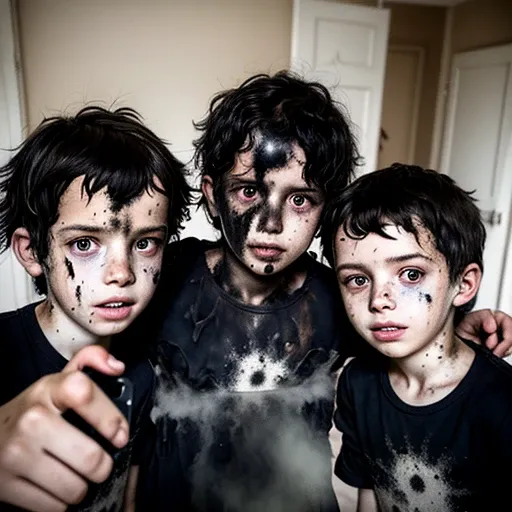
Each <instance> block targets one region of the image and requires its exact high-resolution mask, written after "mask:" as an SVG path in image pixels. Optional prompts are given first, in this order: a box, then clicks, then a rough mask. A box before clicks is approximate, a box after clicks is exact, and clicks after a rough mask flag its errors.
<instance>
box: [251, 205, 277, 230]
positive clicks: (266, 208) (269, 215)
mask: <svg viewBox="0 0 512 512" xmlns="http://www.w3.org/2000/svg"><path fill="white" fill-rule="evenodd" d="M260 213H261V214H260V220H259V222H258V225H257V226H256V231H258V232H259V233H281V232H282V231H283V213H282V211H281V209H280V208H273V207H272V206H270V205H269V204H268V202H267V201H264V202H263V203H262V205H261V208H260Z"/></svg>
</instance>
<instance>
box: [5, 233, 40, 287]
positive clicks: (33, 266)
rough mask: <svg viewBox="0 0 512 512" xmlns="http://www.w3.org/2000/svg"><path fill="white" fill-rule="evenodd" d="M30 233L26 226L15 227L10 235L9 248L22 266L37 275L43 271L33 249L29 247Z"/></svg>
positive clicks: (34, 275) (33, 275)
mask: <svg viewBox="0 0 512 512" xmlns="http://www.w3.org/2000/svg"><path fill="white" fill-rule="evenodd" d="M30 242H31V239H30V233H29V232H28V231H27V229H26V228H17V229H16V231H15V232H14V233H13V234H12V237H11V249H12V250H13V251H14V254H15V255H16V258H18V261H19V262H20V263H21V264H22V265H23V268H24V269H25V270H26V271H27V272H28V273H29V274H30V275H31V276H32V277H37V276H40V275H41V274H42V273H43V267H42V265H41V264H40V263H39V260H38V259H37V257H36V255H35V253H34V250H33V249H32V247H30Z"/></svg>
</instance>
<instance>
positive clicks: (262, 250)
mask: <svg viewBox="0 0 512 512" xmlns="http://www.w3.org/2000/svg"><path fill="white" fill-rule="evenodd" d="M248 247H249V249H250V250H251V251H252V253H253V254H254V255H255V256H256V257H257V258H258V259H260V260H263V261H275V260H276V259H277V258H279V256H281V254H282V253H283V252H285V250H284V249H283V248H282V247H280V246H279V245H276V244H250V245H248Z"/></svg>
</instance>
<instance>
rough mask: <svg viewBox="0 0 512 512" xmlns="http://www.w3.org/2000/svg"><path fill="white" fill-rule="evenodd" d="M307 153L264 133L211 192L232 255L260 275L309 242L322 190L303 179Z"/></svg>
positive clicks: (272, 271) (271, 271)
mask: <svg viewBox="0 0 512 512" xmlns="http://www.w3.org/2000/svg"><path fill="white" fill-rule="evenodd" d="M304 165H305V155H304V152H303V150H302V149H301V148H300V147H299V146H298V145H297V144H295V143H293V142H289V141H286V140H283V139H279V138H276V137H264V136H263V137H260V138H259V140H258V141H257V143H256V145H255V147H254V149H253V150H252V151H250V152H245V153H240V154H239V155H238V156H237V159H236V163H235V167H234V168H233V170H232V171H231V172H229V173H227V174H226V175H225V176H224V177H223V181H222V183H221V186H220V187H217V189H216V192H215V193H213V186H210V191H211V192H210V194H208V193H207V196H208V195H210V197H209V203H210V208H211V210H212V211H213V213H214V214H217V215H218V217H219V219H220V222H221V229H222V234H223V236H224V239H225V241H226V243H227V244H228V246H229V248H230V249H231V251H232V252H233V254H234V255H235V256H236V257H237V258H238V260H239V261H241V262H242V263H243V265H244V266H245V267H247V269H249V270H250V271H251V272H253V273H255V274H259V275H270V274H275V273H277V272H280V271H282V270H284V269H285V268H286V267H288V266H289V265H290V264H291V263H293V262H294V261H295V260H296V259H297V258H298V257H299V256H301V255H302V254H303V253H304V252H305V251H306V250H307V248H308V247H309V245H310V244H311V241H312V240H313V237H314V235H315V232H316V230H317V227H318V223H319V221H320V215H321V213H322V208H323V206H324V200H323V194H322V193H321V191H320V190H319V189H318V188H317V187H316V186H314V185H309V184H308V183H306V181H305V180H304V177H303V172H304Z"/></svg>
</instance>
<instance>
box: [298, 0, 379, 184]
mask: <svg viewBox="0 0 512 512" xmlns="http://www.w3.org/2000/svg"><path fill="white" fill-rule="evenodd" d="M388 31H389V11H388V10H387V9H377V8H373V7H362V6H358V5H350V4H342V3H333V2H326V1H317V0H296V1H295V4H294V26H293V41H292V69H293V70H295V71H297V72H298V73H300V74H302V75H304V76H305V77H306V78H307V79H311V80H318V81H320V82H322V83H324V84H325V85H326V86H327V87H329V89H330V90H331V92H332V93H333V96H334V97H335V99H337V100H338V101H340V102H341V103H342V104H343V105H344V106H345V107H346V109H347V110H348V113H349V114H350V117H351V120H352V122H353V123H354V125H355V132H356V135H357V137H358V140H359V145H360V151H361V153H362V155H363V157H364V159H365V164H364V166H363V167H362V168H361V169H359V172H360V173H361V174H362V173H366V172H370V171H374V170H375V169H376V165H377V148H378V141H379V133H380V116H381V106H382V92H383V89H384V71H385V64H386V51H387V41H388Z"/></svg>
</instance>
